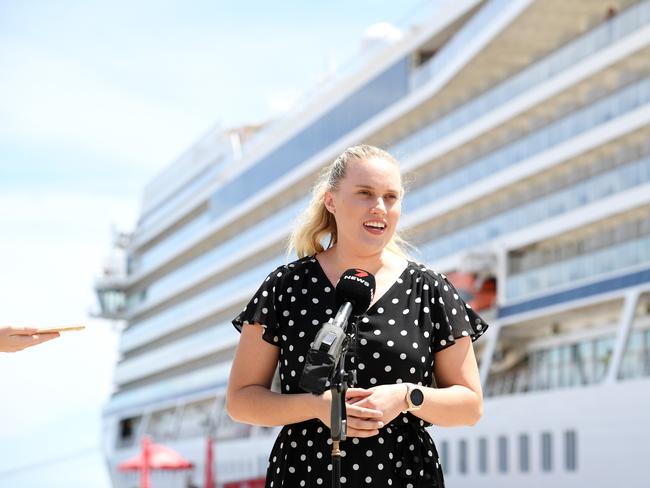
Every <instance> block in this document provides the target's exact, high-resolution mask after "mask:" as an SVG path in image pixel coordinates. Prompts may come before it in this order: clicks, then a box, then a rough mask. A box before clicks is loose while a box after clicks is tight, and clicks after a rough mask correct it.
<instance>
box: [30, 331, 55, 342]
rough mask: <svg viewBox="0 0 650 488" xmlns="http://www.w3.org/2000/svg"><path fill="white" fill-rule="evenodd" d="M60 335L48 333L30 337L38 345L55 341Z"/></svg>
mask: <svg viewBox="0 0 650 488" xmlns="http://www.w3.org/2000/svg"><path fill="white" fill-rule="evenodd" d="M60 335H61V334H59V333H58V332H48V333H47V334H36V335H33V336H32V337H33V338H34V339H35V340H36V341H37V342H36V343H37V344H40V343H41V342H45V341H51V340H52V339H56V338H57V337H59V336H60Z"/></svg>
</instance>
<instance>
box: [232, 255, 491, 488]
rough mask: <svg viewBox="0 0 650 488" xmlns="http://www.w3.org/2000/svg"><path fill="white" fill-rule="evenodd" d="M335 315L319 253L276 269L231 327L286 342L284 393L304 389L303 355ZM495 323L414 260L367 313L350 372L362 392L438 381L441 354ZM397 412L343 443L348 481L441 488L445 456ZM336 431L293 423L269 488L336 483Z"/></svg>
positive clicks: (276, 453) (276, 450) (273, 457)
mask: <svg viewBox="0 0 650 488" xmlns="http://www.w3.org/2000/svg"><path fill="white" fill-rule="evenodd" d="M335 314H336V310H335V294H334V285H333V284H332V283H330V281H329V279H328V277H327V276H326V275H325V272H324V271H323V269H322V268H321V266H320V263H319V262H318V260H316V259H315V257H314V256H306V257H304V258H301V259H298V260H296V261H293V262H292V263H289V264H287V265H282V266H279V267H277V268H276V269H275V270H273V271H272V272H271V273H270V274H269V275H268V276H267V277H266V279H265V280H264V281H263V283H262V285H261V286H260V287H259V289H258V290H257V292H256V293H255V295H254V296H253V298H252V299H251V301H250V302H249V303H248V305H247V306H246V308H245V309H244V310H243V311H242V312H241V313H240V314H239V315H238V316H237V317H236V318H235V319H233V321H232V323H233V324H234V325H235V327H236V328H237V329H238V330H239V331H241V328H242V326H243V325H244V324H246V323H255V322H257V323H259V324H262V325H263V326H264V329H265V330H264V334H263V339H264V340H265V341H267V342H269V343H270V344H273V345H275V346H277V347H279V348H280V379H281V388H282V393H284V394H292V393H304V391H303V390H302V389H301V388H300V387H299V386H298V384H299V381H300V375H301V373H302V369H303V367H304V364H305V363H304V361H305V357H306V356H307V352H308V350H309V347H310V344H311V342H312V341H313V340H314V338H315V336H316V333H317V332H318V331H319V329H320V325H321V324H322V323H323V322H326V321H327V320H329V319H330V317H333V316H334V315H335ZM487 328H488V324H487V323H485V322H484V321H483V319H482V318H481V317H480V316H479V315H478V314H477V313H476V312H474V310H473V309H472V308H471V307H470V306H469V305H467V304H466V303H465V302H464V301H463V300H462V298H461V297H460V296H459V295H458V292H457V291H456V289H455V288H454V286H453V285H452V284H451V283H450V282H449V281H448V280H447V278H446V276H445V275H443V274H438V273H436V272H434V271H432V270H430V269H427V268H426V267H425V266H424V265H422V264H419V263H416V262H414V261H409V263H408V266H407V267H406V269H405V270H404V271H403V272H402V274H401V275H400V277H399V278H398V279H397V280H396V281H395V282H394V283H393V284H392V286H391V287H390V288H389V289H388V291H387V292H386V293H385V294H384V295H383V296H381V297H379V299H378V300H377V301H376V302H375V303H374V304H373V305H372V306H371V307H370V308H369V309H368V310H367V311H366V313H365V314H364V315H363V316H362V317H361V320H360V322H359V328H358V338H357V340H358V342H357V345H356V354H352V353H350V355H349V360H346V369H348V370H351V369H353V368H356V370H357V384H356V386H357V387H359V388H370V387H372V386H375V385H382V384H394V383H402V382H409V383H415V384H419V385H424V386H431V385H432V372H433V366H434V361H435V353H436V352H438V351H440V350H442V349H444V348H446V347H449V346H450V345H452V344H454V342H455V339H457V338H460V337H463V336H470V337H471V338H472V341H475V340H476V339H478V338H479V337H480V336H481V335H482V334H483V333H484V332H485V331H486V330H487ZM430 425H431V424H429V423H428V422H425V421H423V420H422V419H420V418H419V417H416V416H415V415H413V414H411V413H406V414H403V413H402V414H400V415H398V416H397V417H396V418H395V419H394V420H393V421H392V422H390V423H389V424H388V425H386V426H384V427H383V428H381V429H380V430H379V435H376V436H373V437H369V438H351V437H348V438H347V439H346V440H345V441H343V442H342V443H341V450H342V460H341V476H342V477H341V482H342V483H341V486H348V487H358V486H361V487H363V486H371V485H372V486H375V487H384V486H393V487H400V488H402V487H404V488H406V487H410V488H419V487H427V488H428V487H440V488H442V487H443V486H444V481H443V474H442V468H441V467H440V463H439V460H438V453H437V451H436V447H435V445H434V442H433V440H432V439H431V437H430V435H429V433H428V432H427V431H426V430H425V427H428V426H430ZM331 470H332V465H331V440H330V432H329V428H328V427H327V426H326V425H325V424H323V423H322V422H321V421H320V420H318V419H312V420H308V421H305V422H300V423H296V424H290V425H286V426H284V427H283V428H282V430H281V431H280V433H279V435H278V438H277V439H276V441H275V444H274V446H273V449H272V451H271V454H270V456H269V465H268V471H267V477H266V485H265V486H266V487H267V488H268V487H273V488H280V487H285V488H286V487H289V488H296V487H329V486H331V477H332V473H331Z"/></svg>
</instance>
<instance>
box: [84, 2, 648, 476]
mask: <svg viewBox="0 0 650 488" xmlns="http://www.w3.org/2000/svg"><path fill="white" fill-rule="evenodd" d="M400 33H401V34H400V35H399V36H395V37H394V38H393V39H391V40H390V41H386V42H380V41H376V42H374V43H371V44H372V46H371V47H370V48H369V49H368V50H367V51H366V52H365V53H364V54H363V55H360V56H359V57H358V59H355V60H354V62H352V63H350V64H349V65H346V67H345V68H344V69H341V70H340V71H339V72H337V73H336V74H335V75H333V76H332V77H331V78H329V79H328V80H327V81H325V82H323V83H321V84H320V85H318V86H317V87H314V89H313V90H311V94H310V95H309V96H308V97H305V98H304V99H303V100H302V101H301V102H300V103H299V104H298V105H297V106H295V107H294V108H293V109H292V110H291V111H290V112H288V113H287V114H286V115H283V116H282V117H280V118H278V119H276V120H274V121H272V122H271V123H268V124H266V125H264V126H262V127H245V128H239V129H233V130H223V129H214V130H212V131H210V132H209V133H208V134H206V135H205V136H204V137H202V138H201V139H199V140H198V141H197V142H196V144H194V145H193V146H192V147H190V148H188V150H187V152H186V153H185V154H183V155H182V157H180V158H179V159H178V160H176V161H175V162H173V163H172V164H171V165H170V166H168V167H167V168H165V169H163V170H162V171H161V172H160V173H159V175H157V176H156V178H155V179H154V180H153V181H151V183H150V184H149V185H148V186H147V187H146V188H145V189H144V195H143V199H142V208H141V215H140V218H139V221H138V223H137V225H136V228H135V229H133V231H132V232H130V233H128V234H122V235H119V236H117V238H116V239H115V242H114V243H113V244H114V246H115V250H114V253H115V256H117V260H114V261H113V262H111V263H109V264H108V265H107V266H106V267H105V268H104V269H103V271H102V274H101V276H99V277H98V278H97V281H96V284H95V289H96V292H97V296H98V302H99V307H98V311H97V312H96V313H97V314H98V315H100V316H102V317H105V318H107V319H110V320H116V321H121V323H123V324H124V327H123V329H122V332H121V338H120V341H119V361H118V363H117V365H116V369H115V373H114V391H113V393H112V395H111V397H110V400H109V401H108V402H107V404H106V405H105V408H104V410H103V414H102V415H103V450H104V453H105V456H106V462H107V466H108V469H109V471H110V476H111V480H112V483H113V485H114V486H115V487H124V488H126V487H132V486H135V485H136V484H137V479H136V478H134V476H136V474H125V473H122V472H121V471H120V470H119V469H118V465H119V464H120V463H121V462H122V461H124V460H126V459H128V458H131V457H133V456H135V455H137V454H138V451H139V449H140V439H141V438H142V437H143V436H145V435H147V436H150V437H151V438H152V439H153V441H154V442H156V443H161V444H165V445H166V446H169V447H171V448H173V449H174V450H176V451H177V452H179V453H180V454H181V455H182V456H184V457H185V458H187V459H189V460H191V461H192V462H193V463H194V469H193V470H192V471H189V472H185V473H183V474H178V475H171V474H170V473H162V474H160V473H154V475H153V476H154V486H186V485H188V483H189V484H191V485H194V486H204V483H205V480H204V472H205V469H206V459H209V458H208V457H207V456H206V453H207V447H208V444H210V446H211V447H212V448H213V452H214V459H213V460H212V462H211V463H210V464H211V466H212V468H213V469H214V476H215V478H216V486H218V487H222V486H223V487H228V488H234V487H253V486H263V480H264V475H265V472H266V467H267V461H268V454H269V452H270V449H271V446H272V444H273V441H274V439H275V436H276V434H277V432H278V429H279V428H266V427H257V426H250V425H242V424H238V423H235V422H233V421H232V420H231V419H230V418H229V416H228V414H227V412H226V411H225V409H224V395H225V389H226V382H227V379H228V374H229V369H230V365H231V360H232V357H233V354H234V351H235V348H236V346H237V341H238V339H239V334H238V333H237V331H236V330H235V328H234V327H233V326H232V324H231V323H230V321H231V319H232V318H233V317H235V316H236V315H237V314H238V313H239V311H241V309H242V308H243V306H244V305H245V304H246V303H247V301H248V300H249V299H250V297H251V296H252V294H253V293H254V292H255V290H256V289H257V287H258V286H259V285H260V283H261V281H262V279H263V278H264V276H266V274H267V273H268V272H269V270H272V269H273V268H274V267H276V266H278V265H280V264H283V263H287V262H289V261H291V260H293V259H295V258H296V256H295V255H294V256H291V255H288V254H287V252H286V241H287V237H288V236H289V234H290V232H291V230H292V222H293V221H294V219H295V218H296V216H297V215H298V214H299V212H300V211H301V210H302V209H303V208H305V206H306V203H307V201H308V199H309V197H310V191H311V188H312V185H313V183H314V181H315V178H316V175H317V174H318V172H319V171H320V170H321V169H322V168H323V167H324V166H325V165H327V164H328V163H330V162H331V161H332V160H333V159H334V158H335V157H336V156H337V155H338V154H339V153H340V152H341V151H342V150H343V149H344V148H346V147H348V146H350V145H354V144H358V143H367V144H372V145H376V146H379V147H382V148H384V149H386V150H388V151H389V152H391V153H392V154H395V155H396V156H397V157H398V158H399V160H400V164H401V169H402V174H403V175H404V179H405V181H406V182H407V192H406V195H405V198H404V200H403V202H402V218H401V221H400V229H401V230H402V233H403V235H405V237H406V238H407V239H408V240H409V241H410V242H411V243H413V244H414V245H415V246H416V248H417V254H415V255H414V256H413V257H414V258H415V259H416V260H418V261H419V262H421V263H423V264H425V265H426V266H428V267H429V268H431V269H433V270H435V271H437V272H440V273H446V274H448V276H449V278H450V279H451V281H452V282H453V283H455V284H457V286H458V288H459V290H461V291H462V293H463V294H464V298H465V299H466V300H467V301H468V303H470V304H473V306H474V307H475V308H476V309H477V310H480V314H481V316H482V317H483V318H484V319H485V320H486V321H487V322H488V323H489V324H490V330H489V333H487V334H485V335H484V336H482V337H481V339H480V340H478V341H476V343H475V344H474V348H475V352H476V355H477V359H478V361H479V369H480V374H481V381H482V386H483V392H484V407H485V408H484V415H483V417H482V418H481V420H480V422H479V423H478V424H476V425H475V426H472V427H460V428H443V427H436V426H434V427H431V428H430V432H431V435H432V438H433V439H434V441H435V443H436V446H437V447H438V450H439V452H440V459H441V462H442V464H443V469H444V473H445V482H446V484H447V485H448V486H450V487H454V488H465V487H472V488H476V487H479V486H485V487H496V486H498V487H500V488H509V487H513V488H514V487H516V488H520V487H521V486H527V487H530V488H532V487H548V486H553V487H554V488H564V487H575V486H590V487H605V486H615V485H617V484H622V485H623V486H625V487H626V488H634V487H647V486H650V485H649V484H650V481H649V479H650V478H649V475H648V470H647V466H646V464H645V463H646V462H648V459H649V457H648V455H649V454H650V448H649V447H648V445H650V1H634V0H485V1H478V0H454V1H446V2H425V3H424V4H423V5H422V7H421V8H420V9H419V10H418V11H417V12H415V13H414V14H413V16H412V17H411V18H410V19H408V21H407V22H405V23H404V25H402V26H400ZM217 115H218V114H215V117H216V116H217ZM276 379H277V378H276ZM277 387H278V383H277V381H276V382H275V384H274V388H276V389H277Z"/></svg>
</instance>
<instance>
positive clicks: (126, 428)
mask: <svg viewBox="0 0 650 488" xmlns="http://www.w3.org/2000/svg"><path fill="white" fill-rule="evenodd" d="M132 420H133V419H122V420H121V421H120V439H123V440H125V439H130V438H131V437H133V424H132V423H131V421H132Z"/></svg>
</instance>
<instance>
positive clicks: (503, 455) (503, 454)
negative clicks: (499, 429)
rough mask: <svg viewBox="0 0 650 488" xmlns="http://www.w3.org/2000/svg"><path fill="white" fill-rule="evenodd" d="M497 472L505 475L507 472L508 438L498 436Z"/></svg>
mask: <svg viewBox="0 0 650 488" xmlns="http://www.w3.org/2000/svg"><path fill="white" fill-rule="evenodd" d="M498 442H499V471H500V472H502V473H506V472H507V471H508V438H507V437H505V436H499V439H498Z"/></svg>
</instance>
